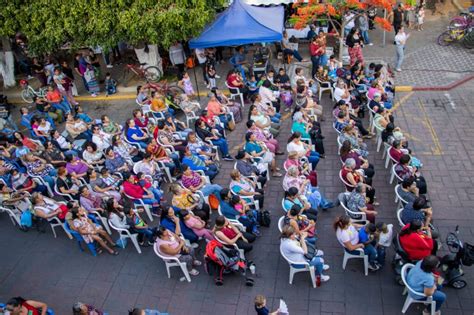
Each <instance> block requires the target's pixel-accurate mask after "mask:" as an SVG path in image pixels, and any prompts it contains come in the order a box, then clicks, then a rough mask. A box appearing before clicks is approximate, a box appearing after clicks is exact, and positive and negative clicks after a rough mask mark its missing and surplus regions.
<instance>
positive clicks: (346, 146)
mask: <svg viewBox="0 0 474 315" xmlns="http://www.w3.org/2000/svg"><path fill="white" fill-rule="evenodd" d="M339 157H340V158H341V161H342V162H343V163H345V162H346V160H347V159H350V158H351V159H354V161H355V162H356V165H355V167H354V170H359V169H362V170H363V171H364V177H365V180H364V181H365V183H366V184H368V185H371V184H372V178H373V177H374V175H375V170H374V166H373V165H372V164H370V163H369V161H368V160H367V159H364V158H363V157H362V156H361V155H360V154H359V153H358V152H357V150H354V149H353V148H352V145H351V142H350V141H349V140H345V141H344V142H343V143H342V146H341V149H340V150H339Z"/></svg>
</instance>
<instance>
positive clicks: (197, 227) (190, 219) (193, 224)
mask: <svg viewBox="0 0 474 315" xmlns="http://www.w3.org/2000/svg"><path fill="white" fill-rule="evenodd" d="M179 216H180V217H181V220H182V221H183V222H184V224H185V225H186V226H187V227H188V228H190V229H191V230H192V231H193V232H194V234H196V235H197V236H198V237H202V238H205V239H206V240H208V241H212V240H213V239H214V235H212V232H211V231H210V230H209V229H207V228H206V225H207V222H205V221H203V220H202V219H201V218H200V217H198V216H196V215H194V214H193V213H192V212H190V211H188V210H181V211H180V212H179Z"/></svg>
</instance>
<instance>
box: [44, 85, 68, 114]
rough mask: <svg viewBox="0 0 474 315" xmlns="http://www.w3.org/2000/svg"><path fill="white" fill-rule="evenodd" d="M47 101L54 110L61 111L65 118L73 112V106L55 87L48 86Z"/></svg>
mask: <svg viewBox="0 0 474 315" xmlns="http://www.w3.org/2000/svg"><path fill="white" fill-rule="evenodd" d="M46 100H47V101H48V103H49V104H51V106H52V107H53V108H54V109H59V110H61V111H62V112H63V117H64V116H65V115H67V114H69V113H70V112H71V110H72V108H71V105H70V104H69V103H68V101H67V100H66V99H65V98H63V96H62V95H61V93H60V92H59V90H58V89H55V88H54V86H53V85H50V86H48V92H46Z"/></svg>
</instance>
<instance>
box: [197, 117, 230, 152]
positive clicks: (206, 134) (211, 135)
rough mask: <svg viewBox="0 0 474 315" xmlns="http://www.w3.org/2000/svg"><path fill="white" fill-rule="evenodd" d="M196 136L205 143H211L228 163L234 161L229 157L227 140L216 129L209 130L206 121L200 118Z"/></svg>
mask: <svg viewBox="0 0 474 315" xmlns="http://www.w3.org/2000/svg"><path fill="white" fill-rule="evenodd" d="M195 126H196V134H197V135H198V136H199V138H201V139H203V140H204V141H211V142H212V144H213V145H216V146H217V147H218V148H219V150H220V151H221V154H222V158H223V159H224V160H226V161H233V160H234V159H233V158H232V157H231V156H230V155H229V145H228V143H227V140H226V139H225V138H224V137H222V135H220V134H219V132H218V131H217V130H216V129H209V128H208V127H207V126H206V123H205V122H204V120H202V119H201V118H199V119H198V120H196V125H195Z"/></svg>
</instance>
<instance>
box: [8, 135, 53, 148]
mask: <svg viewBox="0 0 474 315" xmlns="http://www.w3.org/2000/svg"><path fill="white" fill-rule="evenodd" d="M48 137H49V136H48ZM13 138H14V139H15V140H18V141H20V142H21V143H23V145H24V146H25V147H27V148H28V149H30V151H31V152H40V151H44V149H45V146H43V145H42V144H40V143H37V142H33V141H32V140H31V139H30V138H28V137H26V136H25V135H23V134H22V133H21V132H18V131H15V132H14V133H13Z"/></svg>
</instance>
